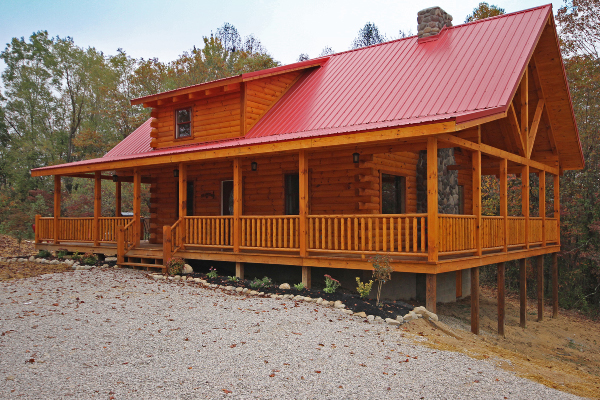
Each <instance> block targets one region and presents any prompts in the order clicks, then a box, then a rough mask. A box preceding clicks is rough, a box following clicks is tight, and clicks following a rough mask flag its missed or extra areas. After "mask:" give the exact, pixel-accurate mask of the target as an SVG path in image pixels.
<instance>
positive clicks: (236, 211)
mask: <svg viewBox="0 0 600 400" xmlns="http://www.w3.org/2000/svg"><path fill="white" fill-rule="evenodd" d="M242 202H243V198H242V161H241V160H240V159H239V158H234V159H233V251H234V252H235V253H239V252H240V242H241V237H242V224H241V220H240V217H241V215H242V205H243V203H242ZM237 264H241V263H236V271H237ZM241 271H242V276H241V277H240V276H238V274H237V272H236V276H237V277H238V278H240V279H243V276H244V267H243V264H242V270H241Z"/></svg>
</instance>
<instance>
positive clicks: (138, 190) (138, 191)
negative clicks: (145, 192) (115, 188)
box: [133, 168, 170, 247]
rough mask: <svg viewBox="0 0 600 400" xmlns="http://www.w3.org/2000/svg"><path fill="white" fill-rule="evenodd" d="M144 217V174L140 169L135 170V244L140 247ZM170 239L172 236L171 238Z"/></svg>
mask: <svg viewBox="0 0 600 400" xmlns="http://www.w3.org/2000/svg"><path fill="white" fill-rule="evenodd" d="M141 216H142V174H141V172H140V169H139V168H134V169H133V221H134V222H133V242H134V245H135V246H136V247H137V246H139V245H140V236H141V235H140V229H141V225H142V224H141V222H142V221H141V220H140V218H141ZM169 237H170V236H169Z"/></svg>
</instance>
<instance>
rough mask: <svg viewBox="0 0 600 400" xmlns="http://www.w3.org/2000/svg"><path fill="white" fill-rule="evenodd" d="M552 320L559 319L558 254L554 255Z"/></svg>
mask: <svg viewBox="0 0 600 400" xmlns="http://www.w3.org/2000/svg"><path fill="white" fill-rule="evenodd" d="M552 318H558V253H552Z"/></svg>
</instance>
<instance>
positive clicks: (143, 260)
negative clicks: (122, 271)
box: [119, 249, 163, 271]
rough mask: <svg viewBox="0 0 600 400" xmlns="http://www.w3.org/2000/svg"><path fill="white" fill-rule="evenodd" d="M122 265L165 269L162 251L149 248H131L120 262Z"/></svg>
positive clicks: (147, 269) (144, 268) (148, 269)
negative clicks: (149, 249)
mask: <svg viewBox="0 0 600 400" xmlns="http://www.w3.org/2000/svg"><path fill="white" fill-rule="evenodd" d="M119 265H120V266H122V267H131V268H133V269H143V270H146V271H150V270H160V271H162V270H163V257H162V251H158V250H157V251H154V250H153V251H148V250H142V251H140V250H138V251H136V249H134V250H130V251H129V252H127V254H126V255H125V256H124V262H122V263H120V264H119Z"/></svg>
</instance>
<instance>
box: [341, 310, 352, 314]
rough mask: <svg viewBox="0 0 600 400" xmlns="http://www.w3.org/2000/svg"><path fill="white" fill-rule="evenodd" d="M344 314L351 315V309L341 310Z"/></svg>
mask: <svg viewBox="0 0 600 400" xmlns="http://www.w3.org/2000/svg"><path fill="white" fill-rule="evenodd" d="M342 312H343V313H344V314H348V315H352V310H342Z"/></svg>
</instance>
